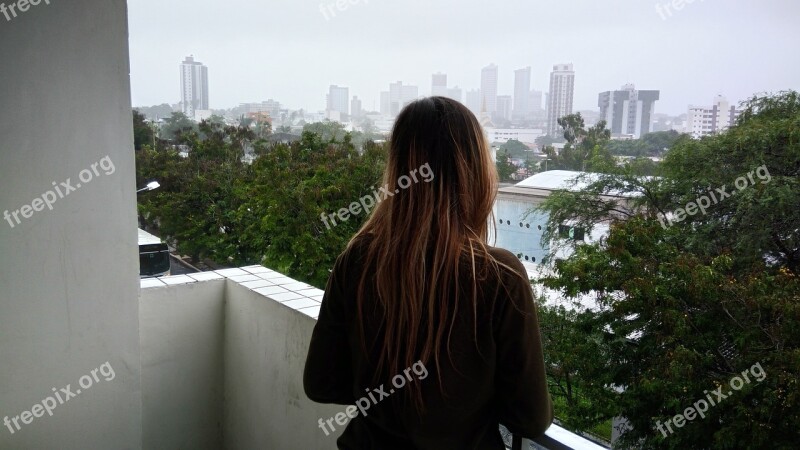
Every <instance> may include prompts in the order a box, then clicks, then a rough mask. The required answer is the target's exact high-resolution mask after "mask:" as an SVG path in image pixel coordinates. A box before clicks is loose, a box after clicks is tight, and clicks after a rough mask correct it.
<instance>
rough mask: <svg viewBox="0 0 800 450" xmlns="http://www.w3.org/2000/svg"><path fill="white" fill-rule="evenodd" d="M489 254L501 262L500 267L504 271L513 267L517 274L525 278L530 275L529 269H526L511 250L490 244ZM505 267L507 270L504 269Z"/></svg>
mask: <svg viewBox="0 0 800 450" xmlns="http://www.w3.org/2000/svg"><path fill="white" fill-rule="evenodd" d="M487 248H488V251H489V255H490V256H491V257H492V258H494V260H495V261H497V262H498V263H500V269H501V271H503V272H506V271H508V269H512V270H513V271H514V272H515V273H516V274H518V275H521V276H523V277H525V278H527V277H528V275H527V271H526V270H525V266H524V265H523V264H522V261H520V260H519V258H517V257H516V256H514V254H513V253H511V252H510V251H508V250H506V249H504V248H499V247H491V246H488V247H487ZM503 269H505V270H503Z"/></svg>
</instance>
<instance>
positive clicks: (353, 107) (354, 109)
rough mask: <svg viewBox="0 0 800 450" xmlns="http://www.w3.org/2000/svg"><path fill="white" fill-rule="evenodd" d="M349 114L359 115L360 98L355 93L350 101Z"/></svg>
mask: <svg viewBox="0 0 800 450" xmlns="http://www.w3.org/2000/svg"><path fill="white" fill-rule="evenodd" d="M350 115H351V116H352V117H361V99H359V98H358V96H357V95H354V96H353V100H352V101H351V102H350Z"/></svg>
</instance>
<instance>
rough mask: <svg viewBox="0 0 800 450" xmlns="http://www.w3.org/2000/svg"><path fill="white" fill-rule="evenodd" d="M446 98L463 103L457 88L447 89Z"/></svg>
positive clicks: (462, 97)
mask: <svg viewBox="0 0 800 450" xmlns="http://www.w3.org/2000/svg"><path fill="white" fill-rule="evenodd" d="M447 96H448V97H450V98H452V99H453V100H455V101H457V102H463V101H464V96H463V95H462V94H461V88H460V87H458V86H456V87H453V88H448V89H447Z"/></svg>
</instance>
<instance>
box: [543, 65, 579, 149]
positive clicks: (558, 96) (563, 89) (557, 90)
mask: <svg viewBox="0 0 800 450" xmlns="http://www.w3.org/2000/svg"><path fill="white" fill-rule="evenodd" d="M574 93H575V71H574V70H573V67H572V64H556V65H555V66H553V71H552V72H551V73H550V93H549V96H548V98H547V134H549V135H550V136H553V137H556V136H558V135H559V126H558V119H560V118H562V117H564V116H568V115H570V114H572V99H573V95H574Z"/></svg>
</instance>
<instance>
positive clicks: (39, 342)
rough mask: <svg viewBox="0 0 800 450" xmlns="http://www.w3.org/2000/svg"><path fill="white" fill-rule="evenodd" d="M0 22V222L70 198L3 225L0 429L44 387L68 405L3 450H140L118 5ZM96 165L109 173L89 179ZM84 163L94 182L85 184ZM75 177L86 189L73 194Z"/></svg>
mask: <svg viewBox="0 0 800 450" xmlns="http://www.w3.org/2000/svg"><path fill="white" fill-rule="evenodd" d="M2 20H3V22H2V24H0V43H2V45H0V80H3V83H0V136H2V137H1V138H0V180H1V181H0V183H1V184H0V214H2V212H3V211H5V210H10V211H14V210H17V209H20V208H22V206H23V205H30V206H31V207H32V208H42V204H41V203H40V202H39V201H36V202H34V199H35V198H40V197H41V196H42V195H44V194H45V193H46V192H48V191H51V190H52V189H54V186H53V184H52V183H53V182H54V181H55V182H56V183H60V182H65V181H67V180H68V179H69V183H68V184H69V185H70V186H71V187H72V188H75V189H76V190H74V191H71V192H70V193H69V195H65V196H64V197H63V198H58V199H57V200H56V201H55V202H54V203H53V202H51V206H52V208H53V209H52V210H50V209H48V208H47V207H44V209H43V210H41V211H32V210H27V209H26V211H27V212H28V213H30V214H29V215H30V217H29V218H23V217H20V219H21V222H20V223H19V224H15V226H14V227H13V228H12V227H11V225H10V224H9V223H8V222H7V221H5V220H2V221H0V255H2V256H0V287H1V288H0V361H1V362H2V363H0V408H2V409H0V421H2V420H3V418H4V417H5V416H10V417H13V416H17V415H20V421H21V420H22V417H21V416H22V414H23V412H24V411H30V412H32V413H36V412H37V411H38V409H37V411H34V408H33V406H34V405H35V404H37V403H41V402H42V401H43V400H45V399H46V398H47V397H49V396H51V395H53V394H54V393H53V390H52V389H53V388H56V389H58V390H60V389H62V388H66V387H67V385H70V391H71V392H72V393H73V394H76V396H75V397H72V398H70V399H69V400H68V401H66V402H65V403H63V404H58V405H57V406H56V408H55V409H51V412H52V414H53V415H52V416H50V415H48V414H47V413H44V415H43V416H42V417H38V418H32V423H30V424H23V423H21V422H20V425H21V426H22V429H21V430H19V431H15V433H14V434H11V432H10V431H9V430H8V428H7V427H5V426H4V425H2V424H1V423H0V448H3V449H23V448H31V449H44V448H48V449H50V448H58V449H111V448H114V449H118V448H131V449H138V448H141V447H142V441H141V432H142V419H141V415H142V414H141V413H142V408H141V385H140V350H139V318H138V317H139V316H138V312H139V305H138V298H137V297H138V289H139V288H138V283H139V279H138V258H137V253H138V252H137V240H136V239H137V238H136V235H137V234H136V194H135V187H136V186H135V177H134V153H133V136H132V126H131V120H132V119H131V104H130V85H129V76H128V74H129V73H130V70H129V64H128V32H127V27H128V21H127V9H126V3H125V1H123V0H73V1H70V2H55V1H51V2H50V4H49V5H48V4H46V3H44V2H41V3H40V4H39V5H37V6H32V5H31V6H30V8H29V9H28V10H27V11H25V12H20V13H19V14H18V16H17V17H16V18H13V19H12V20H11V21H6V20H5V18H3V19H2ZM105 157H108V158H107V159H105V162H104V163H103V167H106V168H108V169H107V170H106V169H103V168H101V166H99V162H100V161H101V160H103V159H104V158H105ZM92 164H95V169H96V170H97V174H95V173H91V172H90V173H89V174H88V175H87V172H85V171H84V170H89V169H90V168H91V165H92ZM112 166H113V170H111V168H112ZM81 173H83V175H84V180H88V179H89V178H91V180H90V181H84V182H81V181H80V180H79V175H80V174H81ZM79 183H80V184H81V187H80V188H78V187H77V185H78V184H79ZM57 186H58V185H57ZM67 189H68V188H66V187H64V190H67ZM53 195H57V194H56V193H53ZM47 196H48V198H49V197H50V194H47ZM21 213H22V211H21ZM31 214H32V215H31ZM18 217H19V216H18ZM12 220H13V219H12ZM12 223H14V222H12ZM106 362H108V365H107V368H109V369H111V371H108V372H106V373H109V375H110V374H111V372H113V376H103V375H100V376H98V379H97V381H95V380H90V382H91V383H92V386H91V388H85V389H81V387H80V386H79V382H80V380H81V379H84V380H85V378H82V377H84V376H85V375H89V374H90V372H91V371H92V370H95V374H96V375H99V371H97V369H99V368H100V366H102V365H104V364H105V363H106ZM104 370H107V369H104ZM107 378H110V379H107ZM86 384H88V382H86ZM79 389H81V393H80V394H77V391H78V390H79ZM66 395H67V394H64V396H66Z"/></svg>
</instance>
